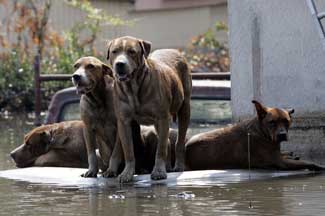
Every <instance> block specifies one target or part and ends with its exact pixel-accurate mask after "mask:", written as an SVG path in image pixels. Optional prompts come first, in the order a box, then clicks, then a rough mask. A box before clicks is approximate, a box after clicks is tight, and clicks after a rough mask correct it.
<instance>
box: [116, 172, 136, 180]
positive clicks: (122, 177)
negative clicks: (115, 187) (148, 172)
mask: <svg viewBox="0 0 325 216" xmlns="http://www.w3.org/2000/svg"><path fill="white" fill-rule="evenodd" d="M133 174H134V172H133V171H132V170H129V169H127V170H126V169H124V170H123V172H122V173H121V174H120V175H119V176H118V180H119V182H120V183H128V182H131V181H132V180H133Z"/></svg>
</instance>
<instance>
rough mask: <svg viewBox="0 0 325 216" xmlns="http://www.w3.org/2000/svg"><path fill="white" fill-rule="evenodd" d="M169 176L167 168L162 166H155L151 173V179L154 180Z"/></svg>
mask: <svg viewBox="0 0 325 216" xmlns="http://www.w3.org/2000/svg"><path fill="white" fill-rule="evenodd" d="M166 178H167V172H166V169H161V168H154V169H153V171H152V173H151V179H152V180H160V179H166Z"/></svg>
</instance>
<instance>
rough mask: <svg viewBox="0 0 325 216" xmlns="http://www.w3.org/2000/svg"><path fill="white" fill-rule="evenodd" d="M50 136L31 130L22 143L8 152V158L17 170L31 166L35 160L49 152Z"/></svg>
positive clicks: (46, 133) (48, 133)
mask: <svg viewBox="0 0 325 216" xmlns="http://www.w3.org/2000/svg"><path fill="white" fill-rule="evenodd" d="M50 143H51V134H50V132H48V131H44V130H32V131H31V132H29V133H28V134H27V135H26V136H25V138H24V143H23V144H22V145H20V146H18V147H17V148H16V149H14V150H13V151H12V152H10V156H11V157H12V159H13V160H14V161H15V163H16V166H17V167H19V168H22V167H29V166H33V164H34V162H35V160H36V159H37V158H38V157H39V156H40V155H42V154H45V153H47V152H48V151H49V148H50Z"/></svg>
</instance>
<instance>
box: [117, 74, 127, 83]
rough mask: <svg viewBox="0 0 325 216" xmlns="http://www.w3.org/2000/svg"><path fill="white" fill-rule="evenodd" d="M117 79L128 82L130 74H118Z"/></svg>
mask: <svg viewBox="0 0 325 216" xmlns="http://www.w3.org/2000/svg"><path fill="white" fill-rule="evenodd" d="M117 78H118V80H119V81H126V80H127V79H128V73H126V72H119V73H117Z"/></svg>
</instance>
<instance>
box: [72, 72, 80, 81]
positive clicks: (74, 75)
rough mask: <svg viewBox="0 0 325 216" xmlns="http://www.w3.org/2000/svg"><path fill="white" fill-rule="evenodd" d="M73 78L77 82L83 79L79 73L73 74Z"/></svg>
mask: <svg viewBox="0 0 325 216" xmlns="http://www.w3.org/2000/svg"><path fill="white" fill-rule="evenodd" d="M72 79H73V80H74V81H75V82H79V81H80V80H81V76H80V75H79V74H73V75H72Z"/></svg>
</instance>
